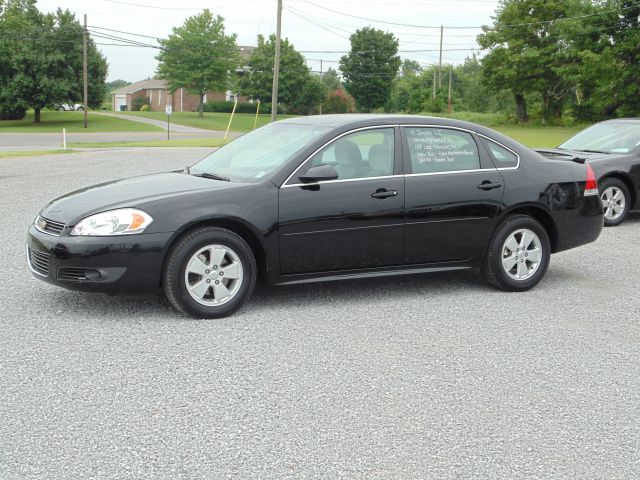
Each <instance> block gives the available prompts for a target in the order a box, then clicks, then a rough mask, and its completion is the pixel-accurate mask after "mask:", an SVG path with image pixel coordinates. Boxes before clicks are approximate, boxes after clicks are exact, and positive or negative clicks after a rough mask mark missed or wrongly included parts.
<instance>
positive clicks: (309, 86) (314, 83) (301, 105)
mask: <svg viewBox="0 0 640 480" xmlns="http://www.w3.org/2000/svg"><path fill="white" fill-rule="evenodd" d="M326 95H327V87H325V86H324V85H323V83H322V81H321V80H320V77H319V76H318V75H309V76H308V77H307V79H306V80H305V82H304V84H303V86H302V91H301V94H300V96H299V97H298V98H297V99H296V102H295V104H294V105H293V106H294V108H295V109H296V110H297V111H298V112H300V113H303V114H305V115H313V113H314V110H315V107H317V106H318V105H320V104H321V103H322V101H323V100H324V98H325V96H326Z"/></svg>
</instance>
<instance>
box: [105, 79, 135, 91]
mask: <svg viewBox="0 0 640 480" xmlns="http://www.w3.org/2000/svg"><path fill="white" fill-rule="evenodd" d="M130 83H131V82H127V81H126V80H122V79H121V78H118V79H117V80H111V81H110V82H107V90H108V91H110V92H113V91H114V90H118V89H120V88H122V87H126V86H127V85H129V84H130Z"/></svg>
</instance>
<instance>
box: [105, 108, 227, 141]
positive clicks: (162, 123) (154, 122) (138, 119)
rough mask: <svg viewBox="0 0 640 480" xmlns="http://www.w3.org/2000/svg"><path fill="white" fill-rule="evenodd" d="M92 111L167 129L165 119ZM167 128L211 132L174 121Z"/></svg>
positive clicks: (176, 130)
mask: <svg viewBox="0 0 640 480" xmlns="http://www.w3.org/2000/svg"><path fill="white" fill-rule="evenodd" d="M94 113H95V114H97V115H107V116H109V117H116V118H121V119H123V120H129V121H131V122H138V123H147V124H149V125H155V126H156V127H160V128H162V129H164V130H166V129H167V122H166V120H164V121H161V120H155V119H153V118H147V117H139V116H137V115H122V114H118V113H108V112H94ZM169 128H170V130H171V131H172V132H176V133H201V134H211V130H205V129H204V128H195V127H187V126H185V125H176V124H174V123H171V124H170V127H169ZM216 133H222V136H224V132H216Z"/></svg>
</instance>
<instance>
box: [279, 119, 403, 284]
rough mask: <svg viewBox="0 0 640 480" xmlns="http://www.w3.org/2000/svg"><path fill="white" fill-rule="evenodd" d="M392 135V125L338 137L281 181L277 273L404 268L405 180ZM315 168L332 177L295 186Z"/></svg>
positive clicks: (394, 138) (395, 139)
mask: <svg viewBox="0 0 640 480" xmlns="http://www.w3.org/2000/svg"><path fill="white" fill-rule="evenodd" d="M397 136H399V131H398V129H397V128H394V127H382V128H380V127H377V128H367V129H360V130H357V131H354V132H352V133H348V134H345V135H342V136H340V137H338V138H336V139H335V140H333V141H332V142H331V143H330V144H328V145H327V146H325V147H324V148H323V149H322V150H320V151H319V152H318V153H316V154H315V155H313V156H312V157H311V158H309V159H308V160H307V161H306V162H305V163H304V164H303V165H302V166H301V167H300V168H299V169H298V170H297V171H296V172H295V173H294V175H293V176H292V177H291V178H290V179H289V180H288V181H287V182H285V184H284V185H283V186H282V187H281V188H280V197H279V207H280V214H279V215H280V266H281V273H282V274H285V275H287V274H303V273H318V272H335V271H340V270H353V269H363V268H372V267H384V266H392V265H401V264H402V263H403V260H404V251H403V245H404V225H403V224H404V221H403V207H404V179H403V177H402V175H400V173H401V170H400V169H401V168H402V167H401V165H400V157H401V155H400V148H399V141H398V139H397V138H396V137H397ZM396 158H398V162H396ZM321 164H325V165H331V166H333V167H334V168H335V169H336V171H337V172H338V179H337V180H330V181H324V182H318V183H314V184H303V183H301V181H300V180H299V178H298V176H299V175H302V174H304V173H306V171H307V170H308V169H309V168H311V167H313V166H317V165H321Z"/></svg>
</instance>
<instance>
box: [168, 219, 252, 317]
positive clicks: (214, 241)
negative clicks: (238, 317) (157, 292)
mask: <svg viewBox="0 0 640 480" xmlns="http://www.w3.org/2000/svg"><path fill="white" fill-rule="evenodd" d="M256 277H257V267H256V261H255V258H254V256H253V253H252V252H251V248H249V246H248V245H247V243H246V242H245V241H244V240H243V239H242V238H241V237H239V236H238V235H236V234H235V233H233V232H231V231H229V230H226V229H223V228H216V227H203V228H198V229H196V230H193V231H191V232H189V233H187V234H186V235H184V236H183V237H182V238H181V239H180V240H178V241H177V243H176V244H175V245H174V246H173V248H172V249H171V251H170V252H169V256H168V258H167V262H166V266H165V270H164V278H163V280H164V281H163V285H164V291H165V295H166V296H167V299H168V300H169V302H171V304H172V305H173V306H174V307H175V308H176V309H178V310H180V311H182V312H184V313H188V314H190V315H192V316H194V317H198V318H221V317H226V316H227V315H231V314H232V313H233V312H235V311H236V310H238V309H239V308H240V307H242V305H244V304H245V303H246V302H247V300H249V298H250V297H251V294H252V293H253V289H254V287H255V284H256Z"/></svg>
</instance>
